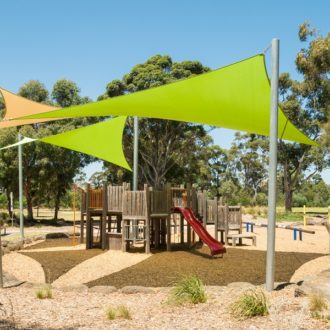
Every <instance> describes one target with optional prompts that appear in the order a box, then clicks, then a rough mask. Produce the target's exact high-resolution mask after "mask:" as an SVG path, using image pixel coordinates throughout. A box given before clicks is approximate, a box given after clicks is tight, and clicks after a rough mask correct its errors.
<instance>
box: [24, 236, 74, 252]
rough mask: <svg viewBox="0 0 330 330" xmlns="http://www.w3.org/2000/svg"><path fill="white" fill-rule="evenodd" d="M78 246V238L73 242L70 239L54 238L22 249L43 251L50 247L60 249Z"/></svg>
mask: <svg viewBox="0 0 330 330" xmlns="http://www.w3.org/2000/svg"><path fill="white" fill-rule="evenodd" d="M78 244H80V238H79V237H78V239H76V240H75V242H74V241H73V239H72V238H56V239H47V240H45V241H42V242H40V243H38V244H34V245H31V246H28V247H26V248H24V250H35V249H45V248H52V247H62V246H74V245H78Z"/></svg>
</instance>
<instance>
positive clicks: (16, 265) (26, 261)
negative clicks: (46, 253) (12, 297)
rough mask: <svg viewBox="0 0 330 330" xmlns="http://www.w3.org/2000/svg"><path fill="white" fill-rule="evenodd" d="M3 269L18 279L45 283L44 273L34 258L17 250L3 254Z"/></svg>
mask: <svg viewBox="0 0 330 330" xmlns="http://www.w3.org/2000/svg"><path fill="white" fill-rule="evenodd" d="M2 261H3V269H4V271H5V272H7V273H9V274H10V275H12V276H15V277H16V278H17V279H18V280H20V281H27V282H34V283H45V273H44V270H43V268H42V266H41V265H40V263H39V262H37V261H36V260H35V259H32V258H30V257H28V256H26V255H23V254H21V253H17V252H11V253H9V254H6V255H4V256H3V259H2Z"/></svg>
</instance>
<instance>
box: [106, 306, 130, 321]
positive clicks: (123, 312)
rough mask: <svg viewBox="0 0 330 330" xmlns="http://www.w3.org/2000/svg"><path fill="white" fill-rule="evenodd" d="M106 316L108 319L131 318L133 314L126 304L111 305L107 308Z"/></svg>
mask: <svg viewBox="0 0 330 330" xmlns="http://www.w3.org/2000/svg"><path fill="white" fill-rule="evenodd" d="M106 317H107V319H108V320H114V319H125V320H131V319H132V315H131V312H130V311H129V309H128V308H127V307H126V306H122V305H121V306H118V307H109V308H108V309H107V310H106Z"/></svg>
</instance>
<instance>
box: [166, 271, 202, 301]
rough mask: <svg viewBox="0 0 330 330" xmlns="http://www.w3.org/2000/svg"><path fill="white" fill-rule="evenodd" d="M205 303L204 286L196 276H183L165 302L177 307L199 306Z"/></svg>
mask: <svg viewBox="0 0 330 330" xmlns="http://www.w3.org/2000/svg"><path fill="white" fill-rule="evenodd" d="M206 301H207V295H206V292H205V289H204V285H203V283H202V281H201V280H200V278H199V277H197V276H196V275H189V276H185V277H183V278H182V279H181V280H180V281H178V282H177V283H176V285H175V286H174V288H173V289H172V291H171V294H170V297H169V299H168V300H167V302H168V303H174V304H178V305H181V304H184V303H192V304H199V303H205V302H206Z"/></svg>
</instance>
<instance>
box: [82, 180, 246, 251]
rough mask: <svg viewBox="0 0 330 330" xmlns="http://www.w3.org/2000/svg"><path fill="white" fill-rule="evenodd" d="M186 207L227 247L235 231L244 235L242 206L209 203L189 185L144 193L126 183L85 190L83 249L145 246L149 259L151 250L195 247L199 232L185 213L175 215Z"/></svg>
mask: <svg viewBox="0 0 330 330" xmlns="http://www.w3.org/2000/svg"><path fill="white" fill-rule="evenodd" d="M186 207H188V208H190V209H191V210H192V212H193V214H194V215H196V218H198V219H199V221H200V222H201V223H202V225H203V226H204V228H206V226H207V225H210V224H213V225H214V226H215V232H214V233H215V239H217V237H218V232H219V231H220V233H221V239H222V241H223V240H224V236H225V241H226V244H228V239H230V238H231V239H232V236H231V235H233V233H232V232H233V231H238V234H242V218H241V207H240V206H227V205H222V203H221V200H218V199H217V198H213V199H208V197H207V192H206V191H198V190H196V189H195V188H194V187H193V186H192V185H190V184H187V185H186V186H183V185H181V186H178V187H171V186H170V185H166V186H165V187H163V188H162V189H158V190H157V189H154V188H152V187H148V186H147V185H145V186H144V188H143V190H139V191H131V190H130V185H129V184H127V183H124V184H123V185H120V186H114V185H104V186H103V187H102V188H95V189H93V188H92V187H91V186H90V185H88V186H87V187H86V190H82V195H81V232H80V240H81V243H82V242H84V239H86V248H87V249H91V248H94V247H98V248H102V249H114V250H122V251H128V250H129V249H130V247H132V246H135V245H139V246H141V244H142V245H143V246H144V250H145V252H146V253H149V252H150V248H156V249H159V248H166V249H167V250H168V251H170V250H171V245H172V244H175V243H180V244H183V243H187V244H188V245H191V244H193V243H195V241H196V235H195V231H194V230H192V228H191V224H189V222H188V221H185V219H184V216H183V214H182V212H178V211H177V210H178V208H186ZM193 225H194V224H193ZM85 231H86V237H85ZM233 242H234V243H235V242H236V241H235V240H233Z"/></svg>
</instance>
